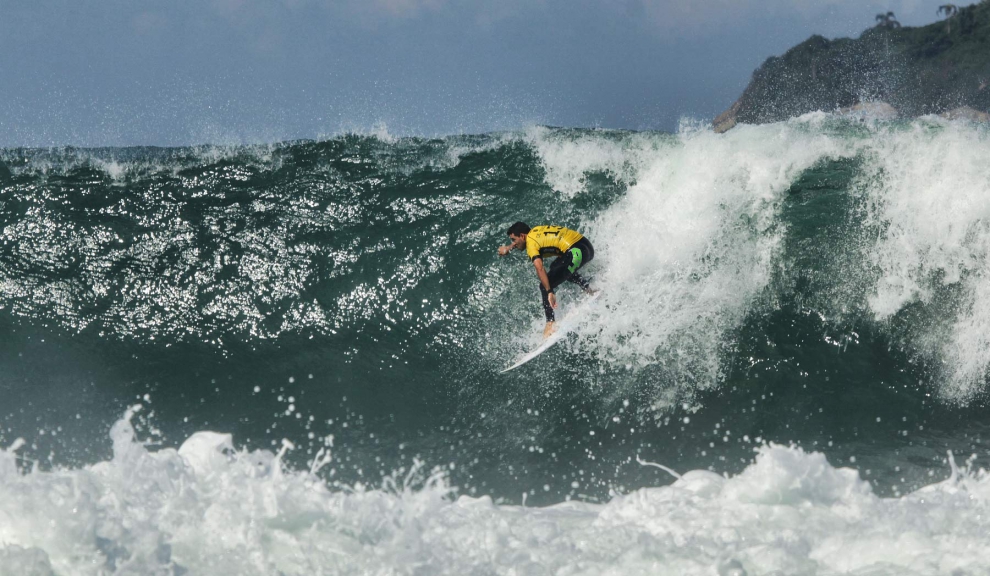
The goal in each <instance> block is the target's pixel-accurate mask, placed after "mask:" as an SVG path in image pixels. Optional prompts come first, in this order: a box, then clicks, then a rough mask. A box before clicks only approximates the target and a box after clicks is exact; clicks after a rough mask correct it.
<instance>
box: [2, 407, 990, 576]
mask: <svg viewBox="0 0 990 576" xmlns="http://www.w3.org/2000/svg"><path fill="white" fill-rule="evenodd" d="M130 415H131V412H129V413H128V414H127V415H126V416H125V417H124V418H123V419H121V420H120V421H118V422H117V423H116V425H114V427H113V429H112V431H111V438H112V442H113V457H112V459H110V460H108V461H105V462H100V463H98V464H95V465H93V466H86V467H82V468H76V469H60V470H55V471H50V472H42V471H37V470H35V471H30V472H23V471H20V470H18V466H17V462H16V458H17V456H16V453H15V449H8V450H5V451H0V575H4V576H7V575H15V574H16V575H17V576H38V575H46V576H47V575H50V574H79V575H87V574H92V575H97V574H100V575H102V574H120V575H122V574H191V575H197V574H210V575H225V574H236V575H250V574H265V575H267V574H284V575H287V576H288V575H296V574H299V575H303V574H305V575H311V574H451V575H455V574H456V575H461V574H475V573H485V574H505V575H509V574H589V575H590V574H616V575H619V574H622V575H627V574H678V575H691V574H699V575H700V574H704V575H711V574H721V575H725V574H737V575H738V574H770V573H781V574H846V573H856V574H871V575H882V574H892V575H894V574H896V575H903V574H948V573H953V571H956V570H958V571H960V572H959V573H966V574H975V573H981V574H982V573H987V572H988V571H990V558H988V557H987V556H986V554H985V542H984V540H985V535H986V534H987V533H988V530H990V478H988V475H987V474H985V473H984V472H982V471H978V472H973V471H969V470H967V471H964V472H960V471H958V470H957V469H956V468H955V466H954V465H953V467H952V476H951V477H950V478H949V479H948V480H945V481H943V482H940V483H937V484H933V485H931V486H927V487H925V488H922V489H921V490H918V491H916V492H914V493H911V494H908V495H906V496H902V497H899V498H880V497H878V496H876V495H875V494H873V492H872V491H871V488H870V485H869V484H868V483H867V482H864V481H863V480H861V479H860V478H859V476H858V474H857V472H856V471H855V470H852V469H848V468H835V467H833V466H832V465H830V464H829V463H828V462H827V461H826V459H825V457H824V456H823V455H822V454H818V453H806V452H803V451H802V450H801V449H799V448H794V447H784V446H774V445H771V446H763V447H761V448H760V449H759V451H758V454H757V456H756V460H755V462H754V463H753V464H751V465H750V466H749V467H748V468H746V469H745V470H744V471H743V472H742V473H741V474H740V475H738V476H736V477H733V478H728V479H727V478H723V477H722V476H719V475H717V474H714V473H712V472H707V471H693V472H687V473H685V474H684V475H683V476H682V477H681V478H680V479H679V480H677V481H676V482H674V483H673V484H671V485H669V486H663V487H657V488H644V489H640V490H637V491H634V492H632V493H629V494H625V495H616V496H614V497H613V498H612V499H611V501H610V502H608V503H606V504H588V503H580V502H568V503H562V504H558V505H554V506H548V507H544V508H527V507H520V506H507V505H497V504H493V502H492V500H491V499H490V498H489V497H487V496H483V497H480V498H469V497H464V496H462V497H456V491H454V490H452V489H451V488H450V487H449V486H448V485H447V484H446V483H445V482H444V479H443V477H442V476H440V475H433V476H431V477H429V478H426V479H425V481H422V482H421V483H419V484H418V487H417V488H415V489H413V488H411V487H410V485H409V483H407V482H403V481H402V480H401V479H400V480H399V481H389V482H386V485H385V486H384V487H382V488H379V489H368V488H365V487H361V486H357V487H354V488H353V489H349V490H336V489H331V488H328V487H327V485H326V484H325V482H324V481H323V480H321V479H320V478H319V477H317V476H316V475H315V474H313V473H312V472H311V471H293V470H289V469H286V468H285V467H284V466H283V464H282V462H281V457H280V455H275V454H272V453H270V452H267V451H256V452H251V453H248V452H246V451H235V450H233V447H232V445H231V439H230V436H229V435H225V434H215V433H211V432H198V433H196V434H194V435H192V436H191V437H190V438H189V439H188V440H187V441H186V442H185V443H184V444H183V445H182V447H181V448H180V449H179V450H174V449H162V450H157V451H151V450H149V449H148V448H147V447H146V446H144V445H142V444H141V443H140V442H138V441H137V440H136V439H135V433H134V429H133V427H132V426H131V424H130V422H129V417H130ZM318 465H319V464H317V465H314V468H317V467H318ZM331 465H332V464H331ZM630 465H636V464H634V463H633V464H630Z"/></svg>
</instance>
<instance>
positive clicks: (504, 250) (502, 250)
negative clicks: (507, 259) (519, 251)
mask: <svg viewBox="0 0 990 576" xmlns="http://www.w3.org/2000/svg"><path fill="white" fill-rule="evenodd" d="M510 251H512V246H499V247H498V255H499V256H505V255H506V254H508V253H509V252H510Z"/></svg>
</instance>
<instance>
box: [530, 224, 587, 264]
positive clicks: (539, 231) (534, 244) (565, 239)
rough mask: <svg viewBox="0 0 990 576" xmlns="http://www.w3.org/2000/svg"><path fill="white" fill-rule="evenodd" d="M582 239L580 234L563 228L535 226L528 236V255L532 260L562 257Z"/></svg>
mask: <svg viewBox="0 0 990 576" xmlns="http://www.w3.org/2000/svg"><path fill="white" fill-rule="evenodd" d="M582 238H584V236H582V235H581V234H580V233H579V232H575V231H574V230H571V229H569V228H564V227H563V226H534V227H533V228H531V229H530V231H529V234H527V235H526V255H527V256H529V259H530V260H536V259H537V258H545V257H547V256H560V255H561V254H563V253H564V252H567V251H568V250H570V249H571V246H573V245H574V243H575V242H577V241H578V240H580V239H582Z"/></svg>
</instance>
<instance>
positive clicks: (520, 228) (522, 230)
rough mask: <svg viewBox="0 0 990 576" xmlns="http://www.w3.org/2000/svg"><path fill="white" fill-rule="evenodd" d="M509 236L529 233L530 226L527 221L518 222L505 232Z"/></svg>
mask: <svg viewBox="0 0 990 576" xmlns="http://www.w3.org/2000/svg"><path fill="white" fill-rule="evenodd" d="M505 233H506V234H508V235H509V236H522V235H523V234H529V226H528V225H527V224H526V223H525V222H516V223H515V224H513V225H512V226H509V229H508V230H507V231H506V232H505Z"/></svg>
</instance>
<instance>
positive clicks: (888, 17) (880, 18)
mask: <svg viewBox="0 0 990 576" xmlns="http://www.w3.org/2000/svg"><path fill="white" fill-rule="evenodd" d="M876 20H877V26H880V27H882V28H900V27H901V23H900V22H898V21H897V19H896V18H894V13H893V12H887V13H886V14H877V18H876Z"/></svg>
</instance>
